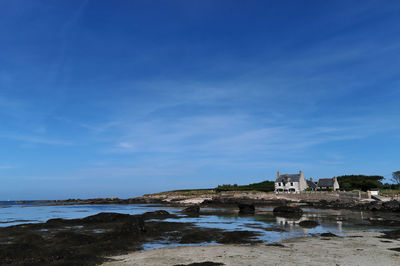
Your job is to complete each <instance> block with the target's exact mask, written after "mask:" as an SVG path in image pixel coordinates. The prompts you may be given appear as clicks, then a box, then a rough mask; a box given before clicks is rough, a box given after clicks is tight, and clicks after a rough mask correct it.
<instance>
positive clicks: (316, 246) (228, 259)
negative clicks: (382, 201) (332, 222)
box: [103, 231, 400, 266]
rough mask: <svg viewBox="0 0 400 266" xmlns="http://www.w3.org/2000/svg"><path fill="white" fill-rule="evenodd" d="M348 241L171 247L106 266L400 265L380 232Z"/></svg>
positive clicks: (319, 238)
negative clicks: (204, 265) (192, 265)
mask: <svg viewBox="0 0 400 266" xmlns="http://www.w3.org/2000/svg"><path fill="white" fill-rule="evenodd" d="M345 235H346V237H322V236H314V237H302V238H294V239H288V240H284V241H282V242H280V244H282V245H283V246H279V245H277V246H273V245H265V244H263V245H253V246H246V245H213V246H186V247H169V248H160V249H154V250H148V251H139V252H134V253H130V254H126V255H121V256H115V257H112V259H113V260H114V261H112V262H107V263H105V264H103V266H122V265H177V264H190V263H199V262H205V261H211V262H218V263H224V264H225V265H387V266H390V265H396V266H397V265H400V252H399V251H395V250H390V249H392V248H400V241H399V240H392V239H391V240H388V239H385V238H379V236H381V235H382V233H380V232H376V231H374V232H373V231H362V232H350V233H346V234H345Z"/></svg>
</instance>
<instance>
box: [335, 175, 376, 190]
mask: <svg viewBox="0 0 400 266" xmlns="http://www.w3.org/2000/svg"><path fill="white" fill-rule="evenodd" d="M337 180H338V182H339V186H340V189H343V190H362V191H367V190H371V189H376V188H381V187H382V186H383V184H382V182H381V181H382V180H383V176H365V175H344V176H338V177H337Z"/></svg>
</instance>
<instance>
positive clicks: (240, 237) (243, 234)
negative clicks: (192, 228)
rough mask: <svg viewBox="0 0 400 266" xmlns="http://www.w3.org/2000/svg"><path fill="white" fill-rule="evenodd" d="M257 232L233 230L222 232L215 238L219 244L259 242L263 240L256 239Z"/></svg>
mask: <svg viewBox="0 0 400 266" xmlns="http://www.w3.org/2000/svg"><path fill="white" fill-rule="evenodd" d="M257 235H258V234H257V233H256V232H254V231H233V232H223V233H222V237H221V238H220V239H218V240H217V242H218V243H220V244H249V243H261V242H263V241H261V240H256V239H255V237H256V236H257Z"/></svg>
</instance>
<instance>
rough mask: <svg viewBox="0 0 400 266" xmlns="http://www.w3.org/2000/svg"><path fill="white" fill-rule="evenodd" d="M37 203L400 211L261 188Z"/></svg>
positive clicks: (396, 204) (394, 206)
mask: <svg viewBox="0 0 400 266" xmlns="http://www.w3.org/2000/svg"><path fill="white" fill-rule="evenodd" d="M36 203H38V204H48V205H80V204H82V205H85V204H163V205H169V206H177V207H185V206H190V205H199V206H203V207H205V206H225V207H226V206H237V205H240V204H251V205H254V206H284V205H287V204H294V205H301V206H308V207H313V208H324V209H353V210H368V211H389V212H400V201H397V200H391V201H387V202H381V201H376V200H365V199H363V200H340V199H336V200H332V199H308V200H304V199H296V198H286V197H285V195H276V194H274V193H262V192H241V193H215V192H213V191H211V190H210V191H209V192H208V193H204V192H202V193H195V194H193V193H191V192H190V191H188V192H169V193H156V194H148V195H143V196H141V197H135V198H129V199H119V198H95V199H68V200H53V201H37V202H36Z"/></svg>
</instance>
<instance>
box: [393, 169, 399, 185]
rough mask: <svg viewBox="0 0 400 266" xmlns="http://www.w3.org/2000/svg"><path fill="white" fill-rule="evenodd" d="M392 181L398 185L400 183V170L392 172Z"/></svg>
mask: <svg viewBox="0 0 400 266" xmlns="http://www.w3.org/2000/svg"><path fill="white" fill-rule="evenodd" d="M392 181H393V183H396V184H397V185H400V171H396V172H393V173H392Z"/></svg>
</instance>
